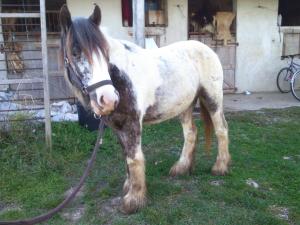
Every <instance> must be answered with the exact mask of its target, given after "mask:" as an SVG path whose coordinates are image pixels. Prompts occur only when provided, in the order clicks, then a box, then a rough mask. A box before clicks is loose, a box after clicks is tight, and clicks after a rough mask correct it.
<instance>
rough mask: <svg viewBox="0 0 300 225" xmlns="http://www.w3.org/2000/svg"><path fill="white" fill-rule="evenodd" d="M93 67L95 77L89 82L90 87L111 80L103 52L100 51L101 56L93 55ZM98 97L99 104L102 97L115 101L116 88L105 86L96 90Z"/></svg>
mask: <svg viewBox="0 0 300 225" xmlns="http://www.w3.org/2000/svg"><path fill="white" fill-rule="evenodd" d="M92 59H93V65H92V73H93V76H92V78H91V79H90V80H89V82H88V85H89V86H90V85H93V84H95V83H98V82H100V81H103V80H111V78H110V75H109V72H108V69H109V68H108V64H107V62H106V60H105V58H104V57H103V55H102V53H101V51H100V50H99V56H98V55H97V54H96V53H93V55H92ZM95 92H96V95H97V101H98V104H99V105H101V103H100V97H101V96H105V98H106V99H108V100H113V99H115V98H116V93H115V88H114V87H113V86H112V85H105V86H102V87H100V88H97V89H96V90H95Z"/></svg>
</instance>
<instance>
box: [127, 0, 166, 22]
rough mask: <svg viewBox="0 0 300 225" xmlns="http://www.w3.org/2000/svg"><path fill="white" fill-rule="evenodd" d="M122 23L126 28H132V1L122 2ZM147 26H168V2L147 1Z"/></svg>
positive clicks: (159, 0)
mask: <svg viewBox="0 0 300 225" xmlns="http://www.w3.org/2000/svg"><path fill="white" fill-rule="evenodd" d="M122 23H123V26H124V27H131V26H132V0H122ZM145 26H147V27H164V26H167V1H166V0H145Z"/></svg>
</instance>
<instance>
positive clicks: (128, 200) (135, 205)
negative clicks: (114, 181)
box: [120, 194, 146, 214]
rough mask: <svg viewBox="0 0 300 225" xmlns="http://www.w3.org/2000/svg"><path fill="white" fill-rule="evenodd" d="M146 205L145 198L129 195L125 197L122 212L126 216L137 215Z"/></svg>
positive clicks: (121, 207)
mask: <svg viewBox="0 0 300 225" xmlns="http://www.w3.org/2000/svg"><path fill="white" fill-rule="evenodd" d="M145 204H146V198H145V197H138V196H133V195H129V194H127V195H125V196H124V197H123V201H122V204H121V206H120V211H121V212H122V213H124V214H132V213H136V212H137V211H138V210H139V209H141V208H143V207H144V206H145Z"/></svg>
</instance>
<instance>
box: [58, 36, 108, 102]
mask: <svg viewBox="0 0 300 225" xmlns="http://www.w3.org/2000/svg"><path fill="white" fill-rule="evenodd" d="M62 42H64V39H63V40H62ZM62 46H65V45H62ZM63 52H64V63H65V68H66V70H67V75H68V78H69V80H70V82H71V84H72V85H74V86H75V87H76V88H78V89H79V90H80V91H81V92H82V93H83V94H84V95H85V96H88V95H89V93H91V92H92V91H94V90H95V89H97V88H99V87H102V86H105V85H112V86H113V83H112V81H111V80H102V81H100V82H97V83H95V84H92V85H90V86H85V85H84V84H83V83H82V81H81V79H80V72H79V69H78V68H77V66H76V65H74V66H75V68H76V70H74V68H73V66H72V65H71V63H70V61H69V59H68V57H67V54H66V50H65V48H64V49H63Z"/></svg>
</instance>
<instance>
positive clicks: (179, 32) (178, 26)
mask: <svg viewBox="0 0 300 225" xmlns="http://www.w3.org/2000/svg"><path fill="white" fill-rule="evenodd" d="M167 1H168V9H167V10H168V26H167V27H166V28H158V30H159V31H158V33H160V34H161V38H160V44H161V46H164V45H167V44H170V43H173V42H176V41H181V40H187V0H167ZM93 3H97V4H98V5H99V6H100V7H101V12H102V23H101V26H102V27H105V29H107V31H108V33H109V34H110V36H112V37H114V38H119V39H125V40H130V41H132V40H133V39H132V29H131V28H128V27H123V26H122V10H121V0H85V1H82V0H67V4H68V7H69V9H70V11H71V14H72V16H73V17H75V16H77V17H78V16H83V17H87V16H89V15H90V14H91V13H92V10H93ZM177 5H178V6H179V7H177ZM153 30H155V29H153V28H151V33H153V32H154V33H155V31H153Z"/></svg>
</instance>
